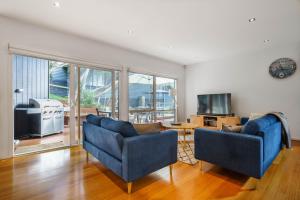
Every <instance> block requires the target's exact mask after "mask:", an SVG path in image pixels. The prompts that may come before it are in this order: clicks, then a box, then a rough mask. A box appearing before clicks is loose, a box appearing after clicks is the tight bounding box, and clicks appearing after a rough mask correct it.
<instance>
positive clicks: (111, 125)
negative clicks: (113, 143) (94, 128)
mask: <svg viewBox="0 0 300 200" xmlns="http://www.w3.org/2000/svg"><path fill="white" fill-rule="evenodd" d="M101 127H102V128H105V129H108V130H111V131H114V132H118V133H120V134H121V135H122V136H123V137H132V136H137V135H139V134H138V133H137V132H136V130H135V129H134V127H133V126H132V124H131V123H130V122H126V121H121V120H113V119H111V118H105V119H102V120H101Z"/></svg>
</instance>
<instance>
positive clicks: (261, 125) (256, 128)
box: [242, 115, 277, 135]
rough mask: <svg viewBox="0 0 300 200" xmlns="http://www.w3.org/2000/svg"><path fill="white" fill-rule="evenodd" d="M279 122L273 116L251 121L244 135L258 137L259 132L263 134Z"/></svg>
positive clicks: (246, 126) (245, 128)
mask: <svg viewBox="0 0 300 200" xmlns="http://www.w3.org/2000/svg"><path fill="white" fill-rule="evenodd" d="M276 122H277V118H276V117H275V116H273V115H265V116H263V117H260V118H258V119H255V120H249V121H248V122H247V123H246V124H245V126H244V128H243V129H242V132H243V133H247V134H251V135H258V133H259V132H263V131H264V130H265V129H266V128H267V127H269V126H271V125H272V124H274V123H276Z"/></svg>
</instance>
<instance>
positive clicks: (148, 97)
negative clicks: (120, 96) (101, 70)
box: [128, 73, 153, 110]
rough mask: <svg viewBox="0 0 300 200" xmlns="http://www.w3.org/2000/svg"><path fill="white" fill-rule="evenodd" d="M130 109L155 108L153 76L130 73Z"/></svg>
mask: <svg viewBox="0 0 300 200" xmlns="http://www.w3.org/2000/svg"><path fill="white" fill-rule="evenodd" d="M128 76H129V77H128V82H129V86H128V94H129V110H149V109H153V76H149V75H145V74H137V73H129V74H128Z"/></svg>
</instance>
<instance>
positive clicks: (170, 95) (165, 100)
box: [156, 77, 176, 122]
mask: <svg viewBox="0 0 300 200" xmlns="http://www.w3.org/2000/svg"><path fill="white" fill-rule="evenodd" d="M175 99H176V80H174V79H170V78H163V77H156V110H157V111H156V121H164V122H166V121H169V122H174V121H175V113H176V112H175Z"/></svg>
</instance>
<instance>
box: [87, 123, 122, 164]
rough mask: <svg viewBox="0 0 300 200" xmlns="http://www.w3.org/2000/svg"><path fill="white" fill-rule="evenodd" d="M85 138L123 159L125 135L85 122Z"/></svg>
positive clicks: (115, 156)
mask: <svg viewBox="0 0 300 200" xmlns="http://www.w3.org/2000/svg"><path fill="white" fill-rule="evenodd" d="M83 133H84V140H86V141H87V142H89V143H91V144H92V145H94V146H96V147H97V148H100V149H101V150H103V151H104V152H106V153H108V154H109V155H111V156H113V157H114V158H117V159H118V160H122V148H123V136H122V135H121V134H120V133H117V132H114V131H110V130H107V129H104V128H102V127H100V126H97V125H95V124H92V123H88V122H83Z"/></svg>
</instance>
